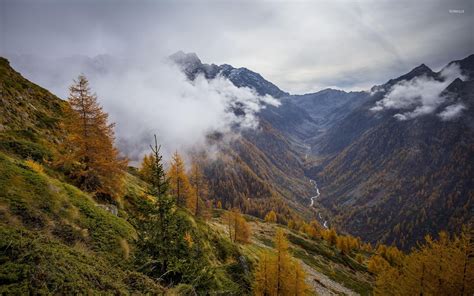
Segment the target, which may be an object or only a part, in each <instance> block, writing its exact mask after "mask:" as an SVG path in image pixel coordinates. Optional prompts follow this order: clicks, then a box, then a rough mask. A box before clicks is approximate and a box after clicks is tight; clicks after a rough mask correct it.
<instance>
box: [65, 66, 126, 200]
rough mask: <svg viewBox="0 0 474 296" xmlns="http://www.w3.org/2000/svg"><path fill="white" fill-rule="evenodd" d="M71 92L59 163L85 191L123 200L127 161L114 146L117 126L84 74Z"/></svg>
mask: <svg viewBox="0 0 474 296" xmlns="http://www.w3.org/2000/svg"><path fill="white" fill-rule="evenodd" d="M69 91H70V92H69V97H68V102H69V107H70V108H69V109H67V110H66V120H65V124H64V127H65V131H66V132H67V135H66V137H65V140H64V143H63V144H62V145H61V146H62V147H61V148H62V149H61V155H60V156H58V161H57V163H58V164H59V166H60V167H62V168H63V169H64V171H65V172H66V174H67V175H68V176H69V177H71V179H73V181H74V182H75V183H76V185H77V186H78V187H80V188H81V189H83V190H85V191H88V192H92V193H95V194H96V196H97V197H99V198H106V199H107V198H108V197H111V198H113V199H116V198H119V196H120V194H121V191H122V187H123V176H124V170H125V169H126V165H127V160H125V159H120V157H119V152H118V150H117V149H116V148H115V146H114V124H113V123H109V122H108V114H107V113H105V112H104V111H103V110H102V107H101V106H100V105H99V103H98V102H97V96H96V95H95V94H94V93H92V92H91V89H90V87H89V81H88V80H87V78H86V77H85V76H84V75H80V76H79V77H78V78H77V80H75V81H74V84H73V85H71V87H70V88H69Z"/></svg>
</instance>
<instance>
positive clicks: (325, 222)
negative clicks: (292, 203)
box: [309, 179, 328, 229]
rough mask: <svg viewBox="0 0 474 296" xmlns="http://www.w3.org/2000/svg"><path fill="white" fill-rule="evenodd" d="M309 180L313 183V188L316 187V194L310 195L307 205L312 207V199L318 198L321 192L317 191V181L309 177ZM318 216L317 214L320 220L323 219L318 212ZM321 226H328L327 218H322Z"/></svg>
mask: <svg viewBox="0 0 474 296" xmlns="http://www.w3.org/2000/svg"><path fill="white" fill-rule="evenodd" d="M309 182H310V183H311V184H314V189H316V195H314V196H312V197H311V198H310V199H311V202H310V204H309V206H310V207H312V206H313V205H314V200H315V199H316V198H318V197H319V196H320V195H321V193H320V192H319V188H318V183H316V181H315V180H313V179H310V180H309ZM318 216H319V219H320V220H321V221H322V220H324V219H323V217H322V215H321V213H318ZM323 226H324V228H326V229H327V228H328V221H327V220H324V223H323Z"/></svg>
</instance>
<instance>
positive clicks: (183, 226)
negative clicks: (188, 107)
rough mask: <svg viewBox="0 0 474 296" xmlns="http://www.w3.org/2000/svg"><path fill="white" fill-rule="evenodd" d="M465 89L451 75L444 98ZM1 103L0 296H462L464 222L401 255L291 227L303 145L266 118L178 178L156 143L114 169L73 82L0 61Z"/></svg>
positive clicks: (88, 102) (180, 170) (96, 119)
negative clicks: (53, 87)
mask: <svg viewBox="0 0 474 296" xmlns="http://www.w3.org/2000/svg"><path fill="white" fill-rule="evenodd" d="M466 85H467V86H466ZM465 87H468V88H465ZM469 87H472V85H471V84H469V83H467V84H466V83H465V82H462V81H458V80H457V81H455V83H454V84H452V85H451V86H450V88H449V90H450V91H455V92H457V93H459V94H460V95H466V94H468V93H471V92H472V91H471V88H469ZM82 99H84V100H82ZM0 101H1V102H2V105H1V106H0V115H1V117H0V119H1V121H0V218H1V219H0V233H1V237H2V240H1V242H0V294H6V295H10V294H37V293H40V294H104V293H105V294H116V295H130V294H133V295H142V294H143V295H196V294H197V295H208V294H216V295H250V294H254V295H338V294H343V295H371V294H375V295H387V293H389V294H390V293H392V294H395V295H398V294H406V293H407V292H408V291H421V292H422V293H427V294H433V295H453V294H454V295H466V294H467V295H469V294H470V293H472V291H474V290H473V289H474V286H473V285H472V283H474V278H473V277H474V272H473V271H474V268H473V266H472V264H473V263H474V262H473V261H472V260H471V256H470V250H471V249H472V237H473V236H472V233H471V232H472V230H471V232H469V229H468V228H465V229H464V230H463V231H462V232H461V233H460V234H459V235H457V236H452V235H449V234H446V233H441V234H440V238H439V240H433V239H432V238H430V237H427V238H426V243H425V244H424V245H421V246H420V247H419V248H418V249H417V250H414V251H413V252H411V253H409V254H405V253H403V252H400V251H399V250H398V249H397V248H396V247H388V246H386V245H383V244H378V245H377V247H376V248H375V249H374V248H373V246H372V245H371V244H367V243H364V242H362V241H361V240H360V239H359V238H357V237H353V236H350V235H341V234H338V233H336V231H335V230H334V229H325V228H324V227H322V226H321V225H320V224H319V223H318V222H316V221H315V220H313V221H311V222H310V221H309V219H306V220H303V219H302V217H305V213H304V211H302V210H301V207H302V206H301V205H302V204H303V205H304V204H307V201H308V200H307V199H306V200H305V199H295V200H289V199H288V196H292V195H293V196H297V195H296V194H295V192H297V190H299V189H297V188H298V187H290V188H291V190H288V191H285V188H287V186H294V185H295V184H298V182H301V188H304V186H305V184H303V183H304V182H305V181H304V180H305V179H304V175H303V174H302V173H301V171H302V170H303V168H304V166H303V165H304V162H303V161H302V160H300V158H299V157H301V155H300V154H299V153H298V152H296V150H298V149H300V148H301V147H300V148H296V149H294V145H295V142H293V140H292V141H289V140H287V139H286V138H285V137H284V136H283V135H282V133H281V132H279V131H276V130H274V128H273V127H272V126H271V125H270V124H269V123H268V122H267V121H264V120H263V121H261V126H260V130H258V131H257V132H248V133H244V134H243V136H242V138H241V139H239V140H238V141H236V142H234V143H233V144H232V145H229V146H225V147H223V149H224V150H222V151H221V153H222V154H223V156H221V157H219V158H217V159H215V160H209V159H206V158H205V157H204V158H201V159H199V161H198V162H194V161H193V162H192V164H191V169H190V170H186V169H185V164H184V162H183V160H182V159H181V158H180V156H179V154H178V152H176V153H175V155H174V156H173V159H172V160H171V164H170V167H169V169H168V171H167V172H165V171H164V168H163V163H162V159H161V155H160V152H159V146H158V143H155V146H151V147H152V152H153V153H152V154H150V155H147V156H146V157H145V158H144V159H143V162H142V163H141V165H140V168H139V169H137V168H133V167H129V168H128V169H127V170H125V167H124V166H123V163H124V160H123V159H120V158H118V157H117V155H116V154H115V153H116V150H115V148H114V147H113V130H112V128H113V126H111V125H109V124H108V122H107V113H105V112H104V111H103V110H102V108H101V107H100V105H98V104H97V101H96V97H95V96H94V95H91V90H90V89H89V88H88V82H87V80H86V78H85V77H84V76H80V77H79V78H78V80H77V81H76V82H75V84H74V85H73V86H72V87H71V97H70V98H69V100H68V101H62V100H60V99H59V98H57V97H55V96H54V95H52V94H51V93H50V92H48V91H47V90H45V89H43V88H41V87H39V86H37V85H35V84H33V83H31V82H29V81H27V80H26V79H24V78H23V77H21V75H20V74H19V73H17V72H15V71H14V70H13V69H12V68H11V67H10V66H9V63H8V61H7V60H6V59H3V58H1V59H0ZM80 111H81V112H80ZM83 114H86V115H83ZM80 116H84V117H80ZM81 118H82V119H83V120H84V122H83V121H82V120H79V119H81ZM90 123H94V125H91V124H90ZM86 130H87V131H89V132H90V133H89V132H88V133H83V131H86ZM214 137H216V138H214ZM211 139H212V140H214V141H219V137H218V135H214V136H211ZM211 139H210V140H211ZM72 144H74V145H72ZM90 145H91V146H90ZM78 146H81V147H78ZM82 146H84V147H86V148H87V147H88V148H91V149H86V150H85V151H83V150H82V148H84V147H82ZM264 151H265V152H266V153H264ZM82 153H85V154H84V155H85V157H84V156H82V155H83V154H82ZM271 155H273V157H270V156H271ZM275 155H278V156H279V157H281V158H275V157H274V156H275ZM98 156H100V157H99V158H97V157H98ZM310 158H311V157H310ZM255 160H257V161H255ZM294 161H296V162H294ZM232 164H233V165H234V166H232ZM201 165H203V167H201ZM104 168H106V169H104ZM284 172H287V173H288V174H291V176H293V177H295V176H296V177H297V178H293V179H291V178H285V176H284ZM300 177H301V180H303V181H301V180H300ZM112 181H113V182H112ZM271 182H279V183H278V186H276V185H272V183H271ZM111 184H113V186H112V187H110V186H111ZM242 184H243V185H244V186H241V185H242ZM237 186H240V187H237ZM306 186H307V185H306ZM295 188H296V189H295ZM207 189H209V191H208V190H207ZM279 190H282V191H279ZM226 194H228V195H229V196H228V198H227V199H224V198H223V197H224V196H226ZM293 201H294V202H293ZM288 205H290V206H288ZM222 208H225V210H224V209H222ZM267 208H268V209H270V210H268V211H267V210H266V209H267ZM241 211H247V212H248V213H250V214H252V215H253V216H247V215H242V214H241ZM263 214H265V215H264V220H263V219H259V218H258V216H262V215H263ZM255 216H257V217H255ZM433 258H438V259H439V260H433ZM394 277H396V278H397V281H396V283H397V284H396V285H394V284H393V278H394Z"/></svg>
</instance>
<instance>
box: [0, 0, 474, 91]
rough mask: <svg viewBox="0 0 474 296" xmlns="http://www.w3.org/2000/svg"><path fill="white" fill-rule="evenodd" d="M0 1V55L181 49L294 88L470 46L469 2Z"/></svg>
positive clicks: (380, 77)
mask: <svg viewBox="0 0 474 296" xmlns="http://www.w3.org/2000/svg"><path fill="white" fill-rule="evenodd" d="M1 3H2V4H1V5H2V7H1V9H0V10H1V11H2V12H1V13H2V15H1V17H0V19H1V20H0V30H1V31H0V35H1V36H0V52H1V53H2V54H6V53H10V54H12V53H17V54H27V53H33V54H37V55H40V56H50V57H59V56H69V55H71V54H83V55H87V56H95V55H97V54H111V55H114V56H121V57H124V58H127V57H133V56H139V57H146V58H147V59H149V60H153V59H155V58H156V57H159V56H164V55H167V54H170V53H172V52H175V51H176V50H179V49H183V50H185V51H193V52H197V53H198V54H199V56H200V57H201V58H202V59H203V60H205V61H207V62H211V63H212V62H214V63H218V64H222V63H229V64H233V65H235V66H244V67H247V68H250V69H252V70H254V71H256V72H259V73H261V74H262V75H263V76H264V77H266V78H267V79H269V80H270V81H272V82H274V83H275V84H277V85H278V86H279V87H281V88H282V89H284V90H287V91H290V92H292V93H304V92H309V91H314V90H318V89H320V88H325V87H328V86H333V87H342V88H345V89H354V88H359V87H365V86H370V85H374V84H380V83H383V82H384V81H386V80H388V79H389V78H391V77H394V76H396V75H397V74H399V73H401V72H405V71H407V70H409V69H410V68H412V67H413V66H414V65H418V64H421V63H426V64H429V65H432V66H434V67H435V68H436V67H440V66H441V65H442V64H445V63H446V62H447V61H450V60H453V59H457V58H463V57H465V56H467V55H468V54H470V53H472V50H473V47H474V46H473V44H474V42H473V38H474V37H473V36H472V34H471V30H472V28H473V27H474V17H473V14H472V8H473V2H472V1H470V0H454V1H449V2H448V1H442V0H436V1H407V0H403V1H360V2H353V1H297V2H294V1H292V2H285V1H275V2H272V1H231V2H223V1H210V0H208V1H142V2H139V3H137V2H136V1H88V0H86V1H77V0H71V1H52V0H50V1H45V0H39V1H33V0H29V1H25V0H18V1H13V0H3V1H2V2H1ZM449 9H464V11H465V12H464V13H463V14H452V13H451V14H450V13H449ZM341 77H342V79H341ZM344 77H345V78H344ZM352 77H356V79H355V80H354V82H352V83H351V81H350V79H351V78H352ZM341 81H342V82H341Z"/></svg>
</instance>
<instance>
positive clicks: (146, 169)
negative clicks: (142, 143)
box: [138, 153, 155, 182]
mask: <svg viewBox="0 0 474 296" xmlns="http://www.w3.org/2000/svg"><path fill="white" fill-rule="evenodd" d="M154 162H155V157H154V156H153V154H151V153H150V154H145V156H143V160H142V163H141V164H140V168H139V170H138V174H139V175H140V177H141V178H142V179H143V180H144V181H146V182H151V180H152V178H153V165H154Z"/></svg>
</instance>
